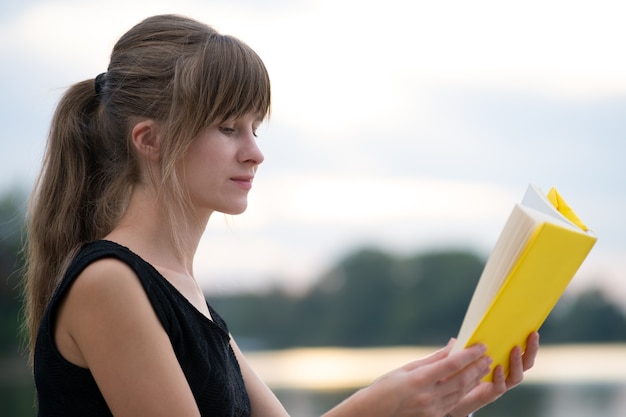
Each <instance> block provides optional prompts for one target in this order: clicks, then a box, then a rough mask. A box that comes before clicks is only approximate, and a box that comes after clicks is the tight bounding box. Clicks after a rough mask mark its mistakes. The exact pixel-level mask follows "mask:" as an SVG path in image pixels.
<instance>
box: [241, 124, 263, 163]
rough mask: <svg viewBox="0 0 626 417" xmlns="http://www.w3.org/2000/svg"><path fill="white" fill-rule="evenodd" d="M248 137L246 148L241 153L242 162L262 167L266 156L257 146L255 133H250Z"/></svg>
mask: <svg viewBox="0 0 626 417" xmlns="http://www.w3.org/2000/svg"><path fill="white" fill-rule="evenodd" d="M247 136H248V137H247V138H246V140H245V143H246V146H245V147H244V149H242V152H241V161H242V162H246V163H250V164H252V165H254V166H257V165H260V164H261V163H262V162H263V160H264V159H265V156H264V155H263V152H261V148H259V145H258V144H257V141H256V137H255V136H254V132H253V131H250V132H249V133H248V134H247Z"/></svg>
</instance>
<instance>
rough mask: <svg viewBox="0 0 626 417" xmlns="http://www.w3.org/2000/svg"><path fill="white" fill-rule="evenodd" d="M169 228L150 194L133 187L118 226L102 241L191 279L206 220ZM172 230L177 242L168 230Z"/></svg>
mask: <svg viewBox="0 0 626 417" xmlns="http://www.w3.org/2000/svg"><path fill="white" fill-rule="evenodd" d="M179 220H180V222H179V224H176V225H172V224H171V222H170V219H169V218H168V216H167V213H166V211H165V208H164V206H163V204H162V202H161V201H159V199H158V198H157V196H156V193H155V192H154V190H152V189H150V188H148V187H144V186H137V187H135V190H133V193H132V195H131V198H130V202H129V205H128V208H127V210H126V212H125V213H124V215H123V216H122V219H121V220H120V222H119V223H118V225H117V226H116V227H115V229H113V231H112V232H111V233H110V234H109V235H108V236H107V237H106V238H107V239H109V240H113V241H115V242H118V243H120V244H122V245H124V246H127V247H128V248H130V249H131V250H132V251H133V252H135V253H137V254H138V255H139V256H141V257H142V258H144V259H145V260H146V261H148V262H150V263H151V264H153V265H155V266H157V265H158V266H160V267H162V268H167V269H169V270H172V271H176V272H179V273H183V274H186V275H189V276H193V259H194V256H195V253H196V250H197V248H198V244H199V242H200V238H201V237H202V234H203V232H204V229H205V227H206V224H207V222H208V217H207V218H206V220H203V221H197V220H194V219H188V218H186V217H181V218H180V219H179ZM172 228H176V232H177V235H176V237H177V240H174V234H173V233H172V231H171V229H172Z"/></svg>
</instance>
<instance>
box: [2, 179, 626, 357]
mask: <svg viewBox="0 0 626 417" xmlns="http://www.w3.org/2000/svg"><path fill="white" fill-rule="evenodd" d="M24 208H25V195H24V193H22V192H20V191H19V190H17V191H11V192H9V193H6V194H5V195H4V196H3V197H0V362H1V361H2V360H6V359H8V358H11V357H13V358H16V357H17V356H18V348H19V346H20V341H19V337H18V333H19V329H20V326H21V324H20V323H21V320H20V310H21V299H20V291H19V284H20V279H21V278H20V275H19V272H18V268H19V266H20V264H21V260H20V253H19V249H20V246H21V242H22V237H23V217H24ZM483 266H484V260H483V259H481V258H480V257H479V256H477V255H475V254H473V253H471V252H470V251H442V252H437V253H420V254H416V255H413V256H406V257H399V256H396V255H394V254H390V253H386V252H384V251H382V250H379V249H376V248H364V249H360V250H357V251H355V252H353V253H351V254H349V255H347V256H345V257H344V258H343V259H342V260H340V261H339V262H338V263H337V265H336V266H334V267H333V268H331V269H330V270H329V271H327V273H325V274H324V275H323V276H321V277H320V278H319V280H318V281H317V284H316V285H315V286H314V287H313V288H311V290H310V291H309V292H307V293H306V294H303V295H301V296H297V297H296V296H293V295H289V294H286V293H284V292H282V291H280V290H274V291H272V292H269V293H267V294H239V295H233V296H228V297H220V298H211V297H209V301H210V303H211V304H212V305H213V306H214V307H215V308H216V309H217V310H218V311H219V312H220V314H221V315H222V316H224V317H225V318H226V320H227V322H228V323H229V327H230V330H231V331H232V333H233V334H234V335H235V336H236V337H237V339H238V341H239V343H240V344H241V345H242V346H244V347H245V348H247V349H255V348H263V349H279V348H287V347H295V346H354V347H357V346H387V345H441V344H444V343H446V342H447V340H448V339H449V338H450V337H451V336H454V335H456V333H457V332H458V328H459V326H460V323H461V321H462V319H463V315H464V314H465V309H466V308H467V305H468V303H469V300H470V298H471V295H472V292H473V290H474V287H475V285H476V282H477V280H478V278H479V276H480V273H481V271H482V269H483ZM541 334H542V343H555V342H559V343H560V342H624V341H626V317H625V314H624V312H623V311H621V310H620V309H619V308H618V307H617V306H616V305H615V304H612V303H611V302H609V301H608V300H607V298H606V297H605V296H604V295H603V294H602V293H601V292H600V291H596V290H594V291H589V292H586V293H583V294H581V295H578V296H571V295H570V296H567V295H566V296H565V297H564V298H563V299H562V301H561V302H560V303H559V305H558V306H557V308H556V309H555V311H554V312H553V314H552V315H551V316H550V317H549V318H548V320H547V322H546V323H545V325H544V327H543V328H542V331H541Z"/></svg>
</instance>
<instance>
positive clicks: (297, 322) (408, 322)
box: [211, 248, 626, 349]
mask: <svg viewBox="0 0 626 417" xmlns="http://www.w3.org/2000/svg"><path fill="white" fill-rule="evenodd" d="M483 266H484V261H483V260H481V259H480V258H479V257H477V256H476V255H474V254H472V253H471V252H465V251H444V252H434V253H422V254H416V255H413V256H410V257H396V256H393V255H391V254H389V253H385V252H383V251H381V250H378V249H373V248H365V249H361V250H358V251H355V252H353V253H351V254H349V255H347V256H346V257H344V258H343V259H342V260H340V261H339V262H338V263H337V265H336V266H335V267H334V268H332V269H331V270H329V271H328V272H327V273H326V274H324V275H323V276H322V277H321V278H320V280H319V281H318V283H317V285H315V286H314V287H313V288H312V289H311V291H310V292H308V293H307V294H305V295H303V296H300V297H293V296H289V295H286V294H282V293H281V292H280V291H274V292H272V293H271V294H267V295H252V294H247V295H236V296H231V297H224V298H216V299H212V300H211V303H212V304H213V305H214V306H215V307H216V308H217V309H218V311H220V313H221V314H222V315H223V316H224V317H225V318H226V320H227V322H228V323H229V326H230V329H231V331H232V332H233V333H234V334H235V335H236V336H237V338H238V340H239V341H240V343H241V344H242V345H244V346H245V347H246V348H247V349H255V348H267V349H276V348H286V347H294V346H327V345H332V346H353V347H364V346H385V345H387V346H393V345H442V344H444V343H446V342H447V340H448V339H449V338H450V337H452V336H455V335H456V334H457V332H458V328H459V326H460V324H461V321H462V320H463V315H464V314H465V310H466V308H467V305H468V304H469V301H470V298H471V296H472V293H473V291H474V288H475V285H476V282H477V281H478V278H479V276H480V273H481V272H482V269H483ZM541 335H542V336H541V337H542V343H557V342H558V343H565V342H567V343H574V342H618V341H621V342H623V341H626V316H625V315H624V313H623V312H622V311H621V310H620V309H619V308H618V307H617V306H615V305H614V304H611V303H610V302H609V301H608V300H607V299H606V298H605V297H604V295H603V294H602V293H601V292H600V291H597V290H592V291H590V292H587V293H583V294H581V295H579V296H571V295H566V296H565V297H564V298H563V299H562V301H561V302H560V303H559V304H558V305H557V308H556V309H555V312H554V313H553V314H552V315H551V316H550V317H549V318H548V320H547V321H546V323H545V325H544V326H543V327H542V329H541Z"/></svg>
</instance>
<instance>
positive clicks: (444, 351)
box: [405, 338, 456, 371]
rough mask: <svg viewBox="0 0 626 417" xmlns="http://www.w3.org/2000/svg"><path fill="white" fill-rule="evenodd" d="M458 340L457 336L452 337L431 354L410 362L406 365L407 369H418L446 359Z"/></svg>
mask: <svg viewBox="0 0 626 417" xmlns="http://www.w3.org/2000/svg"><path fill="white" fill-rule="evenodd" d="M455 342H456V339H455V338H451V339H450V340H449V341H448V344H446V345H445V346H444V347H443V348H441V349H439V350H437V351H435V352H433V353H431V354H430V355H428V356H426V357H424V358H422V359H418V360H416V361H413V362H411V363H409V364H407V365H406V367H405V369H406V370H407V371H411V370H413V369H417V368H419V367H421V366H424V365H430V364H431V363H435V362H438V361H440V360H442V359H445V358H447V357H448V355H449V354H450V351H451V350H452V347H453V346H454V343H455Z"/></svg>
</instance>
